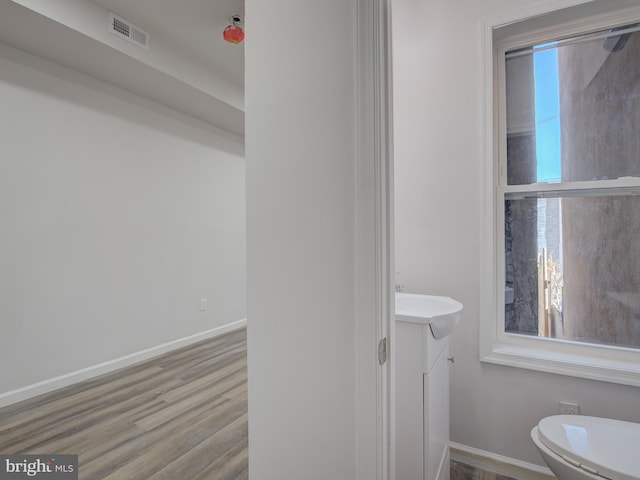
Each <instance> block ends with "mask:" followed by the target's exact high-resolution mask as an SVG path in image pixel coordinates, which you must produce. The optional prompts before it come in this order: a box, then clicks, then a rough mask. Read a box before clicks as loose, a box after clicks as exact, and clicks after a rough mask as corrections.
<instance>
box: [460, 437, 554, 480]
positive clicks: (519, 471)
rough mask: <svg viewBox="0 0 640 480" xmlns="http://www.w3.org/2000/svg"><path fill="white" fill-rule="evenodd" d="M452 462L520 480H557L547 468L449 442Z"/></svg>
mask: <svg viewBox="0 0 640 480" xmlns="http://www.w3.org/2000/svg"><path fill="white" fill-rule="evenodd" d="M449 449H450V451H451V460H453V461H456V462H459V463H464V464H465V465H471V466H472V467H475V468H477V469H479V470H484V471H486V472H492V473H497V474H499V475H506V476H508V477H512V478H517V479H519V480H556V477H555V475H553V473H551V470H549V469H548V468H546V467H541V466H539V465H535V464H533V463H527V462H523V461H521V460H516V459H515V458H510V457H505V456H503V455H498V454H496V453H491V452H487V451H485V450H480V449H478V448H473V447H468V446H467V445H462V444H460V443H455V442H449Z"/></svg>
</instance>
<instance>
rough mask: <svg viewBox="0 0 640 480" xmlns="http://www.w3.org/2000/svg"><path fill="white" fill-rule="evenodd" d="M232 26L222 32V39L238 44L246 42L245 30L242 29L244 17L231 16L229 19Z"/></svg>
mask: <svg viewBox="0 0 640 480" xmlns="http://www.w3.org/2000/svg"><path fill="white" fill-rule="evenodd" d="M229 22H231V24H230V25H227V27H226V28H225V29H224V31H223V32H222V38H224V39H225V40H226V41H227V42H229V43H235V44H238V43H240V42H242V40H244V30H243V29H242V17H240V15H231V16H230V17H229Z"/></svg>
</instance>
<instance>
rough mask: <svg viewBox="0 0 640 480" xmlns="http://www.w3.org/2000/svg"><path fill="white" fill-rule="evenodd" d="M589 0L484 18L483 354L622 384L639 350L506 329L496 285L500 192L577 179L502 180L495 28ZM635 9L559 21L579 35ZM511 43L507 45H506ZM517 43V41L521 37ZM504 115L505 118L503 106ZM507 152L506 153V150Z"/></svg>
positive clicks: (633, 370)
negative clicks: (541, 181) (500, 321)
mask: <svg viewBox="0 0 640 480" xmlns="http://www.w3.org/2000/svg"><path fill="white" fill-rule="evenodd" d="M587 3H590V2H589V1H584V0H583V1H579V0H578V1H576V0H567V1H564V2H563V1H554V0H551V1H544V2H540V3H538V4H536V5H534V6H532V7H526V8H522V9H517V10H514V11H510V12H507V13H505V14H501V15H499V16H494V17H491V18H488V19H485V20H484V21H483V23H482V32H481V35H482V41H481V43H480V45H481V47H480V48H481V52H480V58H481V59H482V68H483V72H482V75H483V77H482V87H481V88H482V89H483V90H482V93H483V97H484V98H485V102H484V105H483V110H482V113H481V114H482V117H481V121H482V124H483V125H484V131H483V138H482V142H483V152H484V156H483V157H482V159H481V161H482V162H483V163H482V165H481V171H482V172H484V174H483V175H482V177H481V182H482V184H481V187H480V188H481V193H482V204H483V222H482V228H483V231H482V244H481V252H482V255H481V266H480V274H481V278H480V335H479V340H480V349H479V353H480V360H481V361H483V362H488V363H494V364H499V365H506V366H511V367H518V368H525V369H530V370H536V371H542V372H548V373H554V374H560V375H568V376H573V377H580V378H587V379H591V380H598V381H605V382H611V383H619V384H623V385H633V386H640V362H639V361H638V359H639V358H640V352H639V351H638V350H636V349H628V348H618V347H613V346H600V345H591V344H585V343H578V342H567V341H562V340H553V339H542V338H534V337H524V336H522V335H510V334H507V333H505V332H504V331H503V330H504V324H502V328H500V326H499V325H498V319H499V318H500V319H501V318H502V313H501V311H502V308H503V305H504V291H503V290H502V289H501V288H500V286H498V281H497V278H498V272H500V271H504V257H503V255H502V252H503V251H504V245H502V244H501V243H502V242H503V241H504V239H503V236H502V235H501V233H500V231H501V229H503V228H504V227H503V225H504V219H503V218H502V217H503V210H500V209H498V208H497V206H496V205H497V204H496V202H498V199H497V195H496V193H497V191H498V189H502V190H501V191H502V193H504V192H505V191H530V190H545V191H546V190H558V189H564V188H569V187H575V186H576V184H574V185H570V186H568V187H566V186H565V185H559V184H553V185H534V186H506V187H505V186H503V187H500V185H501V184H502V185H504V183H505V182H500V180H504V165H497V162H495V161H494V148H502V149H504V148H505V147H504V145H503V143H504V142H498V141H497V140H498V138H497V136H499V135H500V129H501V128H502V130H503V132H502V133H503V134H504V130H505V127H504V125H500V126H498V127H497V128H496V127H495V125H496V117H495V115H497V114H499V113H498V110H499V109H500V108H502V109H503V110H504V106H503V105H499V99H498V98H497V94H496V88H497V86H496V84H495V82H494V69H495V68H498V67H499V63H498V62H497V57H496V56H497V53H496V52H497V48H496V45H494V44H493V38H494V37H493V33H494V29H495V28H500V27H504V26H506V25H511V24H513V23H515V22H520V21H528V20H531V19H532V18H533V17H536V16H541V15H544V14H547V13H551V12H553V11H556V10H561V9H564V8H567V7H571V6H578V5H580V4H587ZM634 8H635V10H634V11H635V12H636V13H635V15H636V16H635V17H633V18H638V15H640V14H639V13H638V9H637V7H634ZM631 11H632V10H630V9H629V8H626V9H624V10H618V11H613V12H608V13H606V14H600V15H598V14H594V15H593V16H591V17H590V20H593V22H590V23H586V22H585V20H578V21H575V20H574V21H571V22H569V23H568V24H563V25H562V32H563V35H564V34H571V33H577V32H578V31H580V30H584V29H585V28H586V29H589V28H590V27H593V26H594V25H595V26H597V27H598V28H600V27H602V26H603V25H606V24H607V23H610V24H615V23H619V22H622V23H625V22H628V21H629V18H630V17H629V14H630V12H631ZM553 29H555V30H556V31H557V30H558V25H556V26H555V27H553V28H551V27H548V26H547V27H545V28H543V29H539V30H537V31H534V32H533V36H536V35H537V36H538V37H539V38H540V39H544V38H545V37H546V38H548V37H549V35H550V33H551V32H553ZM515 38H516V39H517V41H518V42H525V43H528V42H531V38H532V37H531V35H530V36H529V37H528V39H525V36H524V35H518V36H517V37H515ZM512 40H513V38H509V39H505V38H503V39H501V40H500V41H499V42H498V43H499V44H500V45H501V46H502V47H504V45H507V44H508V45H510V46H513V45H514V43H513V42H512ZM507 42H508V43H507ZM516 45H517V42H516ZM502 113H503V117H504V111H503V112H502ZM502 158H504V155H503V156H502ZM638 183H639V182H638V179H618V180H612V181H609V182H608V183H607V182H604V183H601V186H606V187H619V186H625V187H627V186H628V187H632V186H637V185H638ZM577 186H584V187H589V188H592V187H593V184H592V182H581V183H578V184H577Z"/></svg>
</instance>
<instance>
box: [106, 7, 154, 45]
mask: <svg viewBox="0 0 640 480" xmlns="http://www.w3.org/2000/svg"><path fill="white" fill-rule="evenodd" d="M109 31H110V32H111V33H113V34H114V35H117V36H119V37H121V38H124V39H125V40H129V41H130V42H131V43H135V44H136V45H138V46H139V47H142V48H144V49H145V50H149V34H148V33H147V32H145V31H144V30H142V29H141V28H138V27H136V26H135V25H134V24H132V23H131V22H129V21H127V20H125V19H124V18H122V17H118V16H117V15H115V14H113V13H110V14H109Z"/></svg>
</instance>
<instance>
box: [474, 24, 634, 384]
mask: <svg viewBox="0 0 640 480" xmlns="http://www.w3.org/2000/svg"><path fill="white" fill-rule="evenodd" d="M636 13H637V12H636ZM629 18H630V17H629V14H628V12H625V14H624V15H620V18H619V19H615V18H613V17H612V16H609V17H608V18H606V19H603V18H595V17H594V18H591V19H589V20H588V21H583V22H582V24H581V25H580V26H579V27H577V26H576V25H575V24H574V25H572V28H570V29H568V28H566V26H556V27H554V28H546V29H545V30H541V31H537V32H528V33H527V34H526V35H522V34H520V35H512V36H507V37H505V38H501V39H500V40H499V41H496V42H495V44H494V45H493V59H494V69H495V73H496V75H495V76H494V77H493V78H494V80H495V84H494V89H493V93H494V96H495V98H494V104H493V109H494V115H493V118H494V120H495V121H494V123H493V128H494V130H493V132H494V133H493V135H492V137H493V138H494V146H493V156H494V158H493V162H495V163H494V165H495V166H496V168H495V170H493V172H495V173H494V174H493V175H492V176H491V178H492V181H493V188H491V189H490V190H491V192H492V196H493V198H492V205H494V211H493V214H492V215H493V216H492V222H491V223H492V224H493V225H494V227H495V231H494V232H493V234H492V238H493V242H492V243H493V246H492V249H493V255H492V258H493V266H492V267H490V268H489V269H488V270H489V271H490V272H489V273H490V275H487V277H488V278H492V279H494V282H493V286H494V292H495V294H494V295H493V299H494V301H495V303H494V305H493V307H494V309H493V313H494V315H493V316H494V320H493V321H494V322H495V326H494V327H493V330H492V331H493V334H492V335H491V336H490V337H491V338H488V342H487V341H486V340H487V336H486V335H485V342H484V343H485V345H484V349H483V350H484V351H483V352H481V353H482V355H483V356H484V360H487V361H493V362H496V363H504V364H508V365H516V366H523V367H525V368H533V369H538V370H544V371H552V372H557V373H563V374H569V375H577V376H584V377H588V378H596V379H602V380H607V381H615V382H620V383H628V384H634V385H640V14H638V15H637V16H636V17H635V18H637V20H633V21H629ZM510 28H512V27H510ZM568 30H570V31H571V33H567V31H568ZM487 344H490V345H487Z"/></svg>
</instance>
